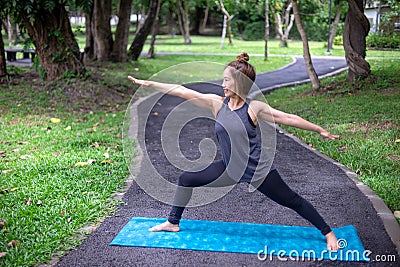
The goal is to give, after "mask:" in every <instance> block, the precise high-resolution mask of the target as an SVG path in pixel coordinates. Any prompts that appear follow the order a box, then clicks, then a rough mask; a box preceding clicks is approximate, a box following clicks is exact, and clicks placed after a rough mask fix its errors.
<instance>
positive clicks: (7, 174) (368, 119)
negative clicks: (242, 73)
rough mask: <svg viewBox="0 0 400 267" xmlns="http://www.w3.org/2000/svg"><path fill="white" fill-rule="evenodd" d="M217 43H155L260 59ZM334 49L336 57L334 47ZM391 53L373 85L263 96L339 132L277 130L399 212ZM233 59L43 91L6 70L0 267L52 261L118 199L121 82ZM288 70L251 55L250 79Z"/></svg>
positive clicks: (104, 74)
mask: <svg viewBox="0 0 400 267" xmlns="http://www.w3.org/2000/svg"><path fill="white" fill-rule="evenodd" d="M219 40H220V39H219V38H218V37H207V38H206V37H193V42H194V44H193V45H191V46H188V45H183V44H182V39H181V38H179V37H175V38H172V37H169V36H160V38H159V39H158V45H157V48H156V49H157V51H167V52H168V51H182V52H196V53H214V54H220V53H229V54H231V53H232V54H238V53H240V52H241V51H242V50H245V51H247V52H248V53H250V56H251V55H252V54H262V53H263V51H262V50H263V42H243V41H239V40H235V44H234V47H226V48H224V49H222V50H221V49H219ZM271 43H272V44H273V42H271ZM272 44H271V46H270V47H271V50H270V53H271V54H272V53H273V52H272V51H273V50H272ZM276 45H277V43H276ZM312 47H314V48H313V50H312V53H313V55H323V54H324V51H325V49H324V48H323V45H322V43H315V44H312ZM314 49H315V50H314ZM336 50H337V51H338V55H342V54H340V53H342V52H340V53H339V50H341V49H340V48H337V49H336V48H335V49H334V51H336ZM144 51H147V48H145V49H144ZM314 51H315V52H314ZM274 53H276V54H279V55H285V54H287V55H301V54H302V52H301V44H300V45H299V46H297V45H296V46H295V45H294V42H292V43H291V44H289V48H288V49H287V50H281V49H279V50H278V49H277V50H276V51H275V52H274ZM334 55H335V54H334ZM399 55H400V53H399V51H397V52H396V51H395V52H390V51H389V52H380V51H371V55H370V54H368V56H371V57H373V59H371V61H370V62H371V63H372V68H373V75H372V76H371V78H370V79H368V80H366V81H362V82H359V83H357V84H352V85H348V84H346V83H345V78H344V75H340V76H337V77H334V78H328V79H324V80H323V88H322V89H321V90H320V91H318V92H314V91H312V90H311V89H310V86H309V85H302V86H296V87H290V88H286V89H280V90H276V91H274V92H273V93H271V94H269V95H268V96H267V100H268V102H269V103H270V104H271V105H272V106H273V107H276V108H279V109H282V110H284V111H287V112H293V113H296V114H299V115H301V116H303V117H305V118H307V119H310V120H312V121H316V122H317V123H319V124H321V125H323V126H324V127H326V128H328V129H330V130H331V131H332V132H334V133H338V134H340V135H341V138H340V139H339V140H338V141H334V142H326V141H322V140H320V139H318V138H317V137H316V136H315V135H313V134H308V133H307V132H304V131H293V129H288V130H290V131H292V132H293V133H294V134H296V135H297V136H299V137H300V138H301V139H303V140H304V141H305V142H307V143H309V144H313V145H314V146H315V147H316V149H318V150H320V151H322V152H324V153H325V154H327V155H328V156H330V157H332V158H334V159H336V160H337V161H339V162H341V163H343V164H345V165H347V166H348V167H350V168H351V169H353V170H354V171H356V172H357V173H358V174H359V175H360V178H361V179H362V180H363V181H364V182H365V183H367V184H368V185H369V186H370V187H371V188H372V189H373V190H374V191H375V192H377V194H378V195H379V196H380V197H382V198H383V199H384V201H385V202H386V203H387V204H388V206H389V207H390V208H391V209H392V210H398V209H400V205H399V203H400V200H399V197H398V196H399V195H400V182H399V180H400V173H399V170H400V168H399V167H400V166H399V164H400V163H399V162H400V158H399V157H400V153H399V150H400V142H398V141H399V140H398V139H400V133H399V112H398V110H399V109H400V107H399V103H400V99H399V98H400V92H399V87H400V86H399V82H400V80H399V77H398V75H397V73H398V70H399V68H398V60H393V59H392V58H394V57H396V56H397V58H399ZM232 59H234V56H231V55H230V56H222V55H218V56H210V55H197V56H194V55H191V56H182V55H179V56H173V55H170V56H163V57H157V58H156V59H146V58H140V60H139V61H137V62H131V63H125V64H114V63H103V64H90V65H88V66H87V68H88V70H89V75H88V76H87V78H86V79H81V80H79V79H63V80H58V81H55V82H51V83H44V82H43V81H41V80H40V78H39V75H38V74H37V73H36V72H34V71H31V70H29V69H18V68H9V69H8V71H9V72H12V73H13V74H14V76H12V78H10V79H9V81H8V82H5V81H4V82H3V83H1V84H0V111H1V113H2V117H1V118H0V133H1V135H0V253H2V252H3V253H6V254H5V255H4V254H3V255H4V256H2V257H1V258H0V265H4V266H32V265H35V264H37V263H41V262H48V261H49V260H50V259H51V257H52V255H54V253H56V255H58V256H60V255H62V254H63V253H64V251H67V250H69V249H71V248H73V247H74V246H76V245H77V244H79V243H80V240H81V236H82V235H83V236H84V235H85V234H87V233H89V232H91V231H92V230H93V229H95V228H96V226H97V225H98V223H100V222H101V221H102V220H103V219H104V218H105V217H106V216H109V215H111V214H112V213H113V212H114V211H115V208H116V207H117V205H118V203H119V201H118V200H117V199H115V198H113V196H114V194H115V192H118V191H120V190H122V189H123V187H124V184H125V180H126V179H127V178H128V176H129V171H128V166H127V165H126V163H125V159H124V153H123V151H122V140H121V133H122V126H123V120H124V115H125V112H126V108H127V105H128V103H129V101H130V100H131V97H132V95H133V94H134V92H135V87H134V86H132V85H131V83H130V82H129V81H128V79H127V78H126V77H127V75H133V76H136V77H138V78H143V79H145V78H149V77H150V76H152V75H153V74H155V73H157V72H159V71H161V70H164V69H165V68H168V67H169V66H172V65H176V64H180V63H184V62H191V61H211V62H218V63H222V64H224V63H226V62H228V61H230V60H232ZM291 60H292V59H291V57H290V56H279V57H278V56H271V57H270V60H269V61H268V62H264V61H263V58H262V56H256V57H251V62H252V63H253V64H254V65H255V67H256V69H257V71H258V72H262V71H268V70H273V69H276V68H280V67H282V66H284V65H286V64H288V63H290V62H291ZM13 241H14V242H13ZM0 255H1V254H0Z"/></svg>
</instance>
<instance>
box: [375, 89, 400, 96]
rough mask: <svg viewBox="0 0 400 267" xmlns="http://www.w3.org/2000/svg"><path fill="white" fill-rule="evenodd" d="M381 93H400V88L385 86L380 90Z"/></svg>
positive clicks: (389, 94)
mask: <svg viewBox="0 0 400 267" xmlns="http://www.w3.org/2000/svg"><path fill="white" fill-rule="evenodd" d="M378 92H379V93H381V94H383V95H388V96H391V95H398V94H400V88H398V87H397V88H395V87H389V88H383V89H380V90H378Z"/></svg>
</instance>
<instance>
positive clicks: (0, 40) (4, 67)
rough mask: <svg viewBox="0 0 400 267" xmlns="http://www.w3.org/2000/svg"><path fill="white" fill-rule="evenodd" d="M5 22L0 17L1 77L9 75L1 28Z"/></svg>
mask: <svg viewBox="0 0 400 267" xmlns="http://www.w3.org/2000/svg"><path fill="white" fill-rule="evenodd" d="M2 25H3V23H1V19H0V77H4V76H6V75H7V65H6V57H5V52H4V42H3V35H2V34H1V29H2V28H3V26H2Z"/></svg>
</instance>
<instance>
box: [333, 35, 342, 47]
mask: <svg viewBox="0 0 400 267" xmlns="http://www.w3.org/2000/svg"><path fill="white" fill-rule="evenodd" d="M333 44H334V45H343V36H335V38H334V39H333Z"/></svg>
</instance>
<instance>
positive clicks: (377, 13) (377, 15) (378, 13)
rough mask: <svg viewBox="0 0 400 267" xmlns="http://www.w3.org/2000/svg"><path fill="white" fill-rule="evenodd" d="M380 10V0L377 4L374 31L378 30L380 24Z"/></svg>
mask: <svg viewBox="0 0 400 267" xmlns="http://www.w3.org/2000/svg"><path fill="white" fill-rule="evenodd" d="M381 11H382V0H380V1H379V6H378V12H376V18H375V32H376V33H378V31H379V28H380V27H379V24H380V18H381Z"/></svg>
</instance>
